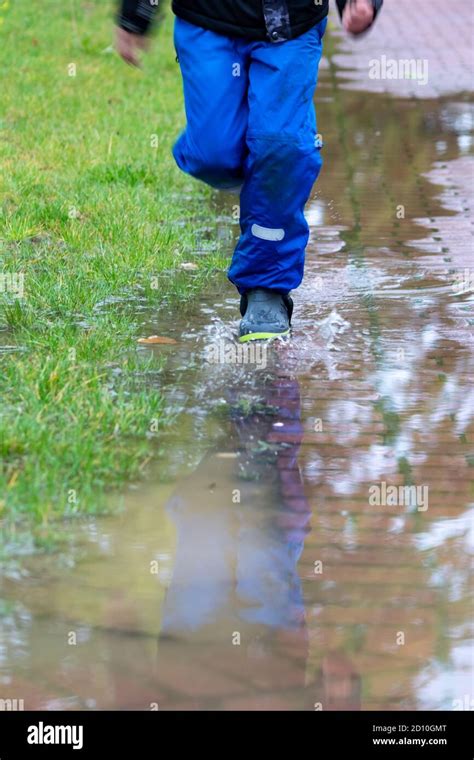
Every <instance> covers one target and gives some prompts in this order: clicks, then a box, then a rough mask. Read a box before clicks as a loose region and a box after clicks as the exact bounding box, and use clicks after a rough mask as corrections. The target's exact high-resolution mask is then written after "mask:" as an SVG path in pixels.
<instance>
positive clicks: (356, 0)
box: [342, 0, 375, 34]
mask: <svg viewBox="0 0 474 760" xmlns="http://www.w3.org/2000/svg"><path fill="white" fill-rule="evenodd" d="M374 14H375V11H374V6H373V5H372V2H371V0H349V2H348V3H347V5H346V7H345V8H344V12H343V14H342V25H343V27H344V29H345V30H346V32H349V33H350V34H360V33H361V32H365V30H366V29H367V28H368V27H369V26H370V25H371V23H372V21H373V20H374Z"/></svg>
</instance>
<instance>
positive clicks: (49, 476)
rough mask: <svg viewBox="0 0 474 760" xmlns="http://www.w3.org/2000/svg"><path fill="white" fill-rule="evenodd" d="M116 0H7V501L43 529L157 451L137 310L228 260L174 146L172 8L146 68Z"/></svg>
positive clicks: (156, 395)
mask: <svg viewBox="0 0 474 760" xmlns="http://www.w3.org/2000/svg"><path fill="white" fill-rule="evenodd" d="M113 8H114V3H101V2H99V0H95V2H91V1H89V2H87V3H86V2H79V1H78V0H76V1H75V2H71V3H67V4H62V3H57V2H55V0H44V2H43V3H42V5H41V9H40V10H39V9H38V8H36V6H34V5H32V4H31V3H28V2H27V1H26V0H19V1H18V2H16V3H15V4H9V5H8V4H3V5H1V6H0V17H1V18H2V23H1V26H0V34H1V35H2V44H1V45H0V65H1V68H2V114H1V119H0V134H1V140H0V161H1V166H2V172H1V177H2V179H1V180H0V181H1V196H0V284H1V286H2V287H1V288H0V394H1V398H2V406H1V409H0V454H1V459H2V466H1V471H0V515H1V517H2V527H3V528H5V527H8V528H11V526H12V525H14V524H18V523H21V524H24V525H26V526H27V527H28V528H29V529H31V530H32V531H33V534H34V535H35V536H36V539H37V541H39V542H42V543H44V541H45V540H47V539H45V536H47V535H48V530H51V531H54V530H55V528H54V526H53V523H54V521H55V520H56V519H57V518H61V517H65V516H71V515H76V514H84V513H89V514H90V513H96V512H99V511H101V510H103V509H104V500H103V495H104V493H105V492H107V491H108V490H110V489H111V488H114V487H116V486H119V485H120V484H122V483H124V482H125V481H126V480H129V479H132V478H136V477H138V476H140V474H141V473H142V472H143V470H144V468H145V466H146V463H147V462H148V461H149V459H150V458H151V457H153V456H155V455H156V453H157V451H158V450H159V444H157V443H156V440H155V439H158V441H159V430H160V428H161V427H162V426H163V425H164V424H166V423H167V422H168V421H169V418H168V414H167V411H166V409H165V408H164V405H163V401H162V397H161V394H160V391H159V372H160V370H161V368H162V365H163V362H162V360H161V359H160V356H159V354H158V356H155V357H153V356H152V357H151V359H146V358H145V359H142V358H141V357H142V356H143V354H139V355H137V338H138V337H140V336H142V335H143V329H144V328H143V326H142V319H143V317H141V316H140V315H141V314H143V313H144V312H145V310H148V313H149V312H150V310H151V311H152V312H153V310H155V309H156V310H159V309H160V308H166V309H172V308H178V306H177V305H178V304H179V309H180V310H181V309H182V308H183V305H185V304H186V303H187V302H191V301H192V299H193V298H195V297H196V295H197V294H198V293H199V292H200V291H201V289H202V287H203V284H204V283H205V282H206V280H207V279H208V278H209V277H210V276H212V274H213V273H214V272H215V271H216V269H222V268H223V264H224V262H223V258H222V256H221V255H220V254H219V253H218V252H214V253H213V252H211V253H209V254H207V255H206V256H202V255H200V256H194V255H193V251H197V250H199V248H200V240H199V239H198V237H197V236H196V235H195V234H194V232H193V230H194V228H196V227H198V226H199V227H203V226H206V225H207V226H209V225H210V224H212V218H213V216H214V214H213V211H212V203H211V195H210V192H208V191H207V190H206V189H203V188H202V187H201V186H198V185H197V183H194V182H193V181H192V180H189V179H188V178H186V177H184V175H181V174H180V173H179V171H178V170H177V168H176V167H175V165H174V161H173V159H172V156H171V154H170V149H171V145H172V142H173V139H174V138H175V136H176V134H177V133H178V131H179V129H180V128H181V127H182V125H183V121H184V115H183V112H182V101H181V95H180V76H179V70H178V66H177V64H176V61H175V53H174V49H173V46H172V29H171V15H170V14H167V19H166V21H165V23H164V26H163V27H162V28H161V29H160V30H159V33H158V35H157V36H158V40H155V44H154V46H153V50H152V52H151V53H150V55H149V57H148V58H147V60H146V61H145V64H144V68H143V70H142V71H135V70H132V69H131V68H128V67H126V66H125V64H123V63H122V62H121V61H120V60H119V59H118V57H117V56H116V54H115V53H114V52H113V50H112V48H111V45H112V39H113V15H112V12H113ZM190 261H195V262H196V263H197V264H198V268H197V269H196V270H193V271H184V270H182V269H181V268H180V265H181V264H182V263H184V262H190ZM21 290H23V294H22V293H21ZM19 296H20V297H19ZM2 346H5V347H6V346H8V347H9V348H8V350H4V351H2ZM150 372H153V373H155V374H154V375H153V377H154V382H153V388H152V389H148V390H146V392H145V391H144V390H143V389H142V390H140V383H139V382H137V375H138V376H139V375H141V374H143V373H150Z"/></svg>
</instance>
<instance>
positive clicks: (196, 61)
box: [173, 18, 248, 188]
mask: <svg viewBox="0 0 474 760" xmlns="http://www.w3.org/2000/svg"><path fill="white" fill-rule="evenodd" d="M174 41H175V47H176V52H177V54H178V59H179V63H180V66H181V73H182V75H183V89H184V101H185V108H186V117H187V125H186V129H185V130H184V132H182V134H181V135H180V136H179V138H178V140H177V142H176V144H175V146H174V148H173V155H174V157H175V159H176V163H177V164H178V166H179V167H180V169H182V170H183V171H185V172H187V173H188V174H191V175H192V176H193V177H196V178H197V179H201V180H203V181H204V182H207V183H208V184H210V185H212V186H213V187H218V188H227V187H233V186H236V185H238V184H240V183H241V182H242V179H243V164H244V161H245V156H246V153H247V148H246V144H245V132H246V130H247V123H248V104H247V87H248V70H247V62H246V61H244V60H243V57H242V53H240V52H239V46H238V44H237V42H236V41H235V40H232V39H231V38H228V37H225V36H223V35H221V34H216V33H215V32H212V31H210V30H208V29H202V28H201V27H199V26H195V25H194V24H189V23H188V22H187V21H183V20H182V19H180V18H177V19H176V21H175V33H174ZM240 47H243V46H240Z"/></svg>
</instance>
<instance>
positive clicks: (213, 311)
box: [0, 71, 474, 710]
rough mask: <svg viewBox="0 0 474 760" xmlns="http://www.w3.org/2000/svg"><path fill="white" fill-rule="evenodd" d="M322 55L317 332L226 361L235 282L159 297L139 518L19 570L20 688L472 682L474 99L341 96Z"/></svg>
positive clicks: (180, 693)
mask: <svg viewBox="0 0 474 760" xmlns="http://www.w3.org/2000/svg"><path fill="white" fill-rule="evenodd" d="M323 74H324V76H323V78H322V82H321V86H320V90H319V96H320V109H319V119H320V123H321V124H324V125H325V144H326V145H325V149H324V150H325V153H326V158H327V169H326V170H325V171H324V172H323V175H322V178H321V180H320V182H319V183H318V185H317V190H316V195H315V197H314V198H313V200H312V202H311V204H310V207H309V219H310V222H311V224H312V225H313V227H312V235H311V243H310V251H309V256H308V267H307V275H306V279H305V282H304V284H303V286H302V287H301V288H300V289H299V291H298V292H297V294H296V316H295V334H294V338H293V340H292V341H291V343H290V344H283V343H281V344H280V343H275V344H273V345H272V346H271V347H269V348H268V351H267V353H266V355H265V363H263V362H260V364H259V366H253V365H252V364H245V363H241V364H238V365H235V364H232V363H228V362H223V363H222V362H221V363H219V362H217V363H213V362H211V361H209V360H208V359H209V346H210V345H211V346H212V345H215V346H222V345H228V344H233V341H234V337H233V336H234V334H235V328H236V321H234V320H235V319H236V299H235V296H234V294H233V292H232V290H231V289H230V288H229V287H227V286H226V285H225V284H222V287H221V288H220V289H219V290H217V291H216V292H215V293H207V294H206V295H205V296H203V298H202V301H201V303H200V306H199V307H198V308H197V309H196V311H195V312H194V313H193V314H190V315H189V317H187V316H186V315H184V316H182V315H181V317H180V320H178V319H176V317H175V316H174V317H173V318H171V317H168V319H169V324H166V319H167V317H166V316H164V315H161V314H159V315H157V316H156V318H151V319H150V317H149V316H148V315H146V314H145V313H144V319H146V320H147V321H146V323H144V334H154V333H158V334H166V335H169V336H172V337H174V338H176V339H177V340H178V344H177V346H176V347H173V349H172V351H170V352H169V354H168V355H169V362H168V365H167V367H166V369H165V370H164V372H163V373H162V374H161V375H160V382H163V381H165V382H166V394H167V398H168V402H169V404H170V405H172V406H173V407H174V408H175V409H177V410H178V411H179V412H180V415H179V419H178V424H177V425H176V427H175V428H174V429H173V430H171V431H170V432H168V433H166V434H165V436H164V440H163V448H164V449H165V450H166V455H165V456H164V457H163V460H162V461H161V463H160V465H159V467H157V468H156V471H155V473H154V475H155V476H156V477H155V478H153V479H151V482H150V483H149V484H148V485H145V486H143V487H141V488H138V489H137V488H133V489H130V490H129V491H128V492H127V494H125V495H124V496H123V499H122V502H123V503H122V504H121V509H120V510H119V513H118V514H117V515H116V516H115V517H109V518H104V519H101V520H100V519H98V520H89V519H84V520H83V521H82V522H77V524H75V526H74V533H73V538H71V546H70V547H68V548H67V549H64V550H63V551H62V552H61V553H60V554H58V555H55V556H37V557H30V558H26V559H24V560H22V561H21V563H20V562H18V563H14V562H12V563H11V564H10V565H9V566H8V567H7V568H6V571H5V574H4V577H3V580H2V585H1V590H0V605H1V611H2V628H1V631H0V696H1V698H3V699H8V698H10V699H15V698H17V699H24V701H25V707H26V708H27V709H36V708H41V707H47V708H49V709H73V708H80V709H94V708H100V709H102V708H112V709H121V708H133V709H145V710H146V709H150V707H152V708H153V707H156V706H158V707H159V708H160V709H240V708H247V709H266V708H268V709H308V710H314V709H323V710H333V709H348V710H357V709H364V710H367V709H389V710H396V709H409V708H414V709H453V707H454V706H455V704H457V702H460V703H461V702H462V703H463V704H464V702H463V700H464V701H465V696H466V695H471V697H472V628H471V611H472V608H471V606H470V604H471V602H470V589H471V587H470V576H469V564H470V560H471V558H472V551H473V544H472V524H473V523H472V514H473V513H472V502H473V487H472V472H473V470H472V468H473V466H474V451H473V449H472V421H473V414H474V395H473V391H472V377H473V374H474V372H473V370H474V366H473V365H474V361H473V352H472V325H473V323H474V319H473V294H472V292H470V291H469V289H465V291H463V292H460V291H459V288H458V290H457V291H456V290H455V289H454V288H453V283H455V282H456V276H457V273H459V270H461V269H463V270H464V269H465V268H466V267H468V266H471V267H472V261H469V256H470V253H471V252H472V225H471V224H470V223H468V221H467V219H468V212H469V211H470V209H469V203H470V202H472V198H469V189H468V179H469V176H470V174H469V172H470V168H469V167H470V163H466V162H469V158H468V157H467V147H466V146H467V145H468V142H467V139H466V138H467V137H468V136H469V135H468V130H469V129H471V128H472V120H471V121H469V119H471V117H472V108H471V105H470V103H468V102H462V101H459V100H458V99H457V100H456V101H455V103H450V102H449V101H446V102H444V101H437V102H435V101H430V100H426V101H424V102H416V101H413V100H406V101H396V100H390V99H389V98H386V97H381V96H377V95H370V96H369V97H368V96H367V95H365V94H358V93H356V92H345V93H344V96H343V103H344V106H343V107H344V119H341V118H340V114H341V108H342V105H341V97H340V93H339V89H338V85H337V83H335V82H334V81H333V80H332V79H331V76H330V72H329V71H324V72H323ZM459 137H462V138H463V141H462V142H461V143H460V142H459ZM441 154H442V155H441ZM441 161H442V162H443V163H442V164H441V163H440V162H441ZM355 167H357V171H355ZM432 172H434V174H432ZM433 182H434V183H437V186H436V187H435V186H433V184H432V183H433ZM332 199H335V200H332ZM400 207H403V214H401V213H399V214H398V215H397V209H400ZM223 218H226V217H225V216H223V217H222V218H220V220H219V221H218V223H219V224H221V221H222V219H223ZM460 230H461V232H462V234H461V233H460V232H459V231H460ZM201 237H203V239H202V240H201V242H200V243H198V245H197V249H198V252H199V253H201V254H202V255H206V254H205V246H204V247H203V245H204V243H205V242H206V240H207V241H210V242H211V243H212V237H213V235H212V231H209V230H201ZM468 262H469V263H468ZM155 320H156V321H155ZM141 350H144V351H148V350H150V349H148V348H147V349H141ZM384 483H385V484H386V485H387V484H388V485H393V486H397V487H398V488H404V487H413V486H414V487H427V488H428V489H429V503H428V508H427V510H426V511H421V510H420V509H417V506H416V504H415V505H413V504H408V505H407V504H406V502H405V503H398V504H397V503H393V504H383V503H379V504H374V503H370V500H369V489H370V488H371V487H373V486H374V485H376V486H379V485H380V486H381V484H384ZM381 487H382V486H381ZM114 501H117V498H115V500H114ZM471 697H468V701H469V699H470V698H471Z"/></svg>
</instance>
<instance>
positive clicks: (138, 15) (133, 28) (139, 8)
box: [117, 0, 158, 34]
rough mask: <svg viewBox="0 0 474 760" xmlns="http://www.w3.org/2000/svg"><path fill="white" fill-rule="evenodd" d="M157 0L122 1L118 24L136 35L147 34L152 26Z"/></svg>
mask: <svg viewBox="0 0 474 760" xmlns="http://www.w3.org/2000/svg"><path fill="white" fill-rule="evenodd" d="M157 8H158V2H156V0H120V7H119V12H118V15H117V23H118V25H119V26H120V27H121V28H122V29H126V30H127V32H133V33H134V34H146V33H147V32H148V31H149V30H150V28H151V25H152V22H153V18H154V16H155V11H156V10H157Z"/></svg>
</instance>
